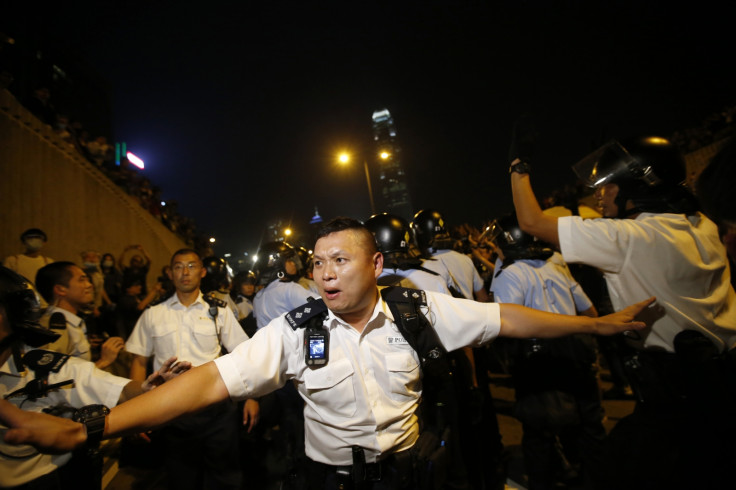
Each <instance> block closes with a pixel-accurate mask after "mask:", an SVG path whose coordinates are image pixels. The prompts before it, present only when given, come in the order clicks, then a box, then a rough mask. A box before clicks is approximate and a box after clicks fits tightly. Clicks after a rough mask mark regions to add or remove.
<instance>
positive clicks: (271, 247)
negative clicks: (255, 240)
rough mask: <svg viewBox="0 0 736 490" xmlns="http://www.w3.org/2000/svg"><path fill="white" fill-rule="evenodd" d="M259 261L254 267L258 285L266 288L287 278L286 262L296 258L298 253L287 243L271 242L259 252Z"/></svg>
mask: <svg viewBox="0 0 736 490" xmlns="http://www.w3.org/2000/svg"><path fill="white" fill-rule="evenodd" d="M257 255H258V260H256V262H255V264H253V267H254V268H255V272H256V273H257V274H258V284H261V285H263V286H266V285H268V284H270V283H271V282H273V281H275V280H276V279H283V278H284V277H286V261H287V260H292V261H294V259H295V258H296V252H295V251H294V248H292V246H291V245H289V244H288V243H286V242H269V243H266V244H265V245H262V246H261V248H260V249H259V250H258V254H257Z"/></svg>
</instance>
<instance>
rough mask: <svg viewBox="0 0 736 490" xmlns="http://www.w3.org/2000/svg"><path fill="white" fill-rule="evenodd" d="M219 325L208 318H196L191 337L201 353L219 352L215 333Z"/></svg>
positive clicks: (218, 342) (218, 343)
mask: <svg viewBox="0 0 736 490" xmlns="http://www.w3.org/2000/svg"><path fill="white" fill-rule="evenodd" d="M219 329H220V325H217V327H215V322H214V321H213V320H212V319H211V318H209V317H202V318H198V319H197V320H196V321H195V322H194V326H193V327H192V337H193V339H194V342H196V344H197V345H198V346H199V348H200V349H201V350H202V352H208V353H214V352H217V351H219V350H220V341H219V339H218V337H217V332H218V331H219Z"/></svg>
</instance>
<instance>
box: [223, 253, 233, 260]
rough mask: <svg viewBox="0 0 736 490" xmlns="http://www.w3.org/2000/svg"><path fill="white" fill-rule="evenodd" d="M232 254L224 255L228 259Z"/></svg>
mask: <svg viewBox="0 0 736 490" xmlns="http://www.w3.org/2000/svg"><path fill="white" fill-rule="evenodd" d="M231 255H232V254H225V255H224V257H225V258H226V259H227V258H229V257H230V256H231Z"/></svg>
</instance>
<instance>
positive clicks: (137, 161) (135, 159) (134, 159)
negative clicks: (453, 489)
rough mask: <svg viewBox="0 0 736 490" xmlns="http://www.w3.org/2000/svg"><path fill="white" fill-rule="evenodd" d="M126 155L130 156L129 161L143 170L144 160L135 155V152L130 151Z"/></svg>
mask: <svg viewBox="0 0 736 490" xmlns="http://www.w3.org/2000/svg"><path fill="white" fill-rule="evenodd" d="M125 156H126V157H128V161H129V162H130V163H132V164H133V165H135V166H136V167H138V168H139V169H141V170H143V160H141V159H140V158H138V157H137V156H135V155H133V153H131V152H128V153H126V154H125Z"/></svg>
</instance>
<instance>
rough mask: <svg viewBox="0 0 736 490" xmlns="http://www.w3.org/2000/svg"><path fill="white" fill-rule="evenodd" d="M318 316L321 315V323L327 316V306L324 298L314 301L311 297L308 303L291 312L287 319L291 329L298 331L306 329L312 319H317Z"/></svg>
mask: <svg viewBox="0 0 736 490" xmlns="http://www.w3.org/2000/svg"><path fill="white" fill-rule="evenodd" d="M317 315H320V317H319V318H318V321H319V322H320V323H321V322H322V321H323V320H324V318H325V317H326V316H327V305H326V304H325V302H324V301H323V300H322V298H320V299H314V298H312V297H311V296H310V297H309V300H308V301H307V302H306V303H304V304H303V305H301V306H299V307H298V308H294V309H293V310H291V311H290V312H289V313H287V314H286V317H285V318H286V321H287V322H289V325H290V326H291V328H292V329H293V330H296V329H298V328H305V327H306V326H307V325H308V323H309V321H310V320H311V319H313V318H317Z"/></svg>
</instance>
